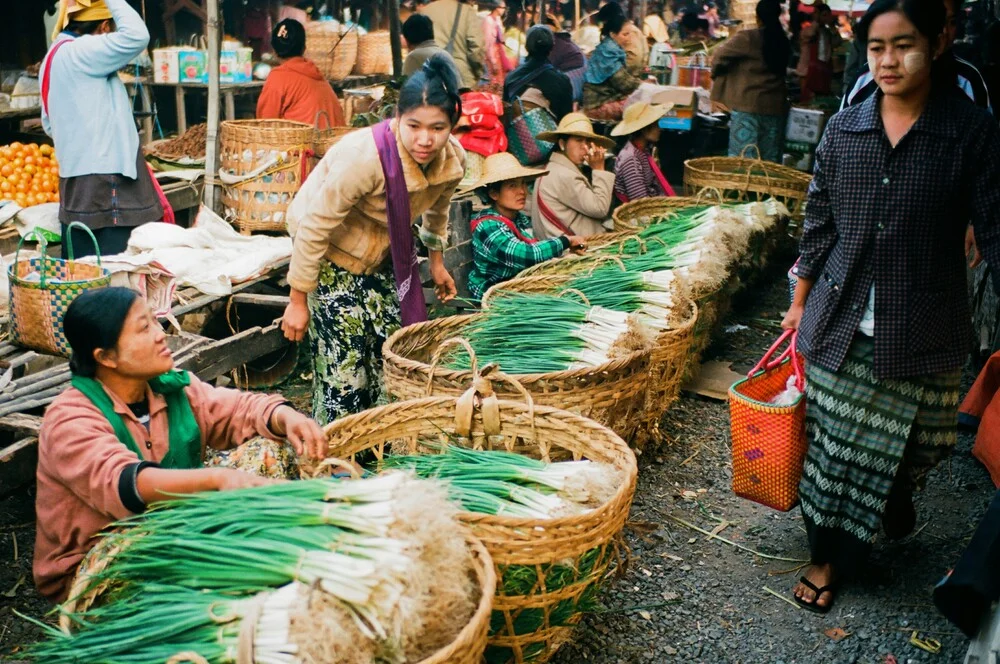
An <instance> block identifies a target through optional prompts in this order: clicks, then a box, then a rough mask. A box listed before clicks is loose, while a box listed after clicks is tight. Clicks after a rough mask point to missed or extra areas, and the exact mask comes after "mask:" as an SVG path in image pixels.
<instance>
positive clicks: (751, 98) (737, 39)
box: [712, 29, 788, 115]
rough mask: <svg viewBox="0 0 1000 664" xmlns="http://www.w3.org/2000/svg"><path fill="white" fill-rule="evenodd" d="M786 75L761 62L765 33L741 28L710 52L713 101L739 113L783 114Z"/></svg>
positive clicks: (786, 91)
mask: <svg viewBox="0 0 1000 664" xmlns="http://www.w3.org/2000/svg"><path fill="white" fill-rule="evenodd" d="M787 97H788V90H787V89H786V88H785V77H784V76H783V75H777V74H775V73H774V72H772V71H771V70H770V69H768V67H767V63H766V62H764V32H763V30H760V29H754V30H740V31H739V32H737V33H736V34H735V35H733V36H732V37H730V38H729V39H727V40H726V41H724V42H722V43H721V44H720V45H719V46H717V47H716V48H715V51H714V52H713V53H712V101H717V102H719V103H720V104H722V105H724V106H725V107H726V108H728V109H730V110H733V111H740V112H742V113H758V114H761V115H784V113H785V112H786V111H787V110H788V102H787Z"/></svg>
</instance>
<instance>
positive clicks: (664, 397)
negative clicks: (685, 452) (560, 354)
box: [483, 275, 699, 451]
mask: <svg viewBox="0 0 1000 664" xmlns="http://www.w3.org/2000/svg"><path fill="white" fill-rule="evenodd" d="M571 278H572V277H571V276H570V275H543V276H538V277H518V278H514V279H511V280H510V281H505V282H503V283H500V284H497V285H495V286H493V287H491V288H490V289H489V290H487V291H486V293H484V294H483V308H484V309H489V308H490V302H491V301H492V300H493V298H495V297H502V296H503V293H504V292H509V293H511V292H512V293H551V294H558V293H559V292H560V291H562V290H564V289H565V288H566V285H567V282H569V281H570V279H571ZM681 288H683V286H682V287H681ZM678 297H679V300H680V302H679V307H678V308H684V309H686V310H687V312H688V313H687V314H686V315H684V316H683V317H681V318H680V320H679V321H678V322H677V323H676V324H675V325H674V327H672V328H671V329H669V330H665V331H663V332H661V333H660V334H659V336H657V337H656V342H655V343H654V345H653V349H652V351H650V356H649V381H648V388H647V391H646V402H645V407H644V408H643V411H642V421H643V426H642V427H641V428H640V429H639V430H638V431H637V432H636V434H635V435H634V436H633V438H632V440H631V441H630V442H631V444H632V446H633V447H634V448H635V449H637V450H640V451H644V450H645V447H646V445H647V444H648V442H649V441H650V440H655V439H656V438H657V437H658V434H659V424H660V415H662V414H663V413H664V412H666V410H667V409H669V408H670V407H671V406H672V405H673V404H674V402H675V401H677V399H678V398H679V397H680V394H681V385H682V384H683V383H684V380H685V379H686V377H687V373H688V363H689V357H690V355H691V349H692V346H693V344H694V341H695V326H696V324H697V323H698V320H699V309H698V305H697V304H695V303H694V301H693V300H690V299H688V298H687V296H686V295H684V294H683V293H681V294H679V295H678Z"/></svg>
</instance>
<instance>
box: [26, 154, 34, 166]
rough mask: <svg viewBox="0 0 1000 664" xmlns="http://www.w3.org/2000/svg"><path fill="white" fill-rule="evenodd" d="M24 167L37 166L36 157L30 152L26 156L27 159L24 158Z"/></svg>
mask: <svg viewBox="0 0 1000 664" xmlns="http://www.w3.org/2000/svg"><path fill="white" fill-rule="evenodd" d="M24 165H25V166H34V165H35V155H33V154H31V153H30V152H29V153H27V154H26V155H25V157H24Z"/></svg>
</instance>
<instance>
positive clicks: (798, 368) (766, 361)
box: [747, 330, 806, 390]
mask: <svg viewBox="0 0 1000 664" xmlns="http://www.w3.org/2000/svg"><path fill="white" fill-rule="evenodd" d="M798 340H799V333H798V330H785V331H784V333H782V335H781V336H780V337H778V340H777V341H775V342H774V345H772V346H771V348H769V349H768V351H767V352H766V353H764V357H762V358H761V359H760V362H758V363H757V365H756V366H755V367H754V368H753V369H751V370H750V372H749V373H748V374H747V376H748V377H752V376H755V375H757V374H758V373H761V372H765V371H771V370H772V369H775V368H776V367H778V366H779V365H780V364H781V363H782V362H784V361H785V360H787V359H789V358H790V359H791V362H792V370H793V371H794V372H795V385H796V387H798V388H799V390H802V389H803V387H805V382H806V381H805V375H804V373H803V371H802V363H801V362H799V351H798ZM785 342H790V343H789V344H788V348H786V349H785V350H784V352H782V353H781V354H780V355H778V356H777V357H775V355H776V354H777V353H778V349H779V348H781V347H782V346H783V345H784V344H785Z"/></svg>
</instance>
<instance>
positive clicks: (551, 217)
mask: <svg viewBox="0 0 1000 664" xmlns="http://www.w3.org/2000/svg"><path fill="white" fill-rule="evenodd" d="M535 199H536V200H537V201H538V211H539V212H541V213H542V216H543V217H545V219H546V220H547V221H548V222H549V223H550V224H552V225H553V226H555V227H556V229H558V231H559V232H560V233H563V234H565V235H573V231H571V230H570V229H569V228H567V227H566V224H564V223H563V222H561V221H559V217H557V216H556V213H555V212H553V211H552V208H550V207H549V206H548V204H547V203H546V202H545V201H544V200H542V178H538V179H537V180H535Z"/></svg>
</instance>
